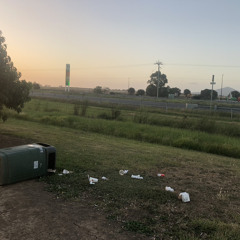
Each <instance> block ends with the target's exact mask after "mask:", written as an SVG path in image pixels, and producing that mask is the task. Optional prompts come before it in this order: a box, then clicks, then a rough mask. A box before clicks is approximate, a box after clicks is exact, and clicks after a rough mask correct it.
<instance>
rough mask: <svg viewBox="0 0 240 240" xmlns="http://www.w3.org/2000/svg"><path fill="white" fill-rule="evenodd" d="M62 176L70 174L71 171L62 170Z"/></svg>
mask: <svg viewBox="0 0 240 240" xmlns="http://www.w3.org/2000/svg"><path fill="white" fill-rule="evenodd" d="M62 173H63V174H69V173H72V171H68V170H67V169H63V172H62Z"/></svg>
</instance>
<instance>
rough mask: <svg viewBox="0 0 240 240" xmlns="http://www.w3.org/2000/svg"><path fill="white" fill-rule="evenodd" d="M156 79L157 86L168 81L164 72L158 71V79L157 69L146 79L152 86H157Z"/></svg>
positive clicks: (161, 85) (163, 84)
mask: <svg viewBox="0 0 240 240" xmlns="http://www.w3.org/2000/svg"><path fill="white" fill-rule="evenodd" d="M158 81H159V88H161V87H163V86H165V84H166V83H168V80H167V76H166V75H165V74H162V73H161V72H160V71H159V79H158V71H156V72H155V73H153V74H152V75H151V76H150V79H149V80H148V81H147V83H148V84H153V85H154V86H156V87H157V86H158Z"/></svg>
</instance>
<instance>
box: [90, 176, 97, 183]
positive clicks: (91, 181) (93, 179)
mask: <svg viewBox="0 0 240 240" xmlns="http://www.w3.org/2000/svg"><path fill="white" fill-rule="evenodd" d="M88 180H89V183H90V184H95V183H97V182H98V179H97V178H93V177H89V175H88Z"/></svg>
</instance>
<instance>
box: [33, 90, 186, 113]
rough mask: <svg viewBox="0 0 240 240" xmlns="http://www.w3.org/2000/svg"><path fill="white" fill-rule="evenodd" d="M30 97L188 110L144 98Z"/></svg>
mask: <svg viewBox="0 0 240 240" xmlns="http://www.w3.org/2000/svg"><path fill="white" fill-rule="evenodd" d="M30 96H34V97H43V98H53V99H66V100H80V101H83V100H88V101H89V102H97V103H114V104H122V105H130V106H139V107H140V106H148V107H156V108H166V109H168V108H169V109H170V108H172V109H177V108H186V104H185V103H169V102H160V101H157V100H156V99H154V100H153V99H150V98H142V97H137V96H136V97H135V96H133V97H129V98H127V97H124V98H120V97H111V96H108V97H105V96H104V95H103V96H99V97H96V96H88V95H70V94H69V95H67V94H56V93H47V92H32V93H31V94H30Z"/></svg>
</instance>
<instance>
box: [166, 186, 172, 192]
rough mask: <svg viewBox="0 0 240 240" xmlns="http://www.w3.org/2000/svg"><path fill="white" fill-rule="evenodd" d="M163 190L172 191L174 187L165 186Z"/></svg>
mask: <svg viewBox="0 0 240 240" xmlns="http://www.w3.org/2000/svg"><path fill="white" fill-rule="evenodd" d="M165 190H166V191H168V192H174V189H173V188H171V187H165Z"/></svg>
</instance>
